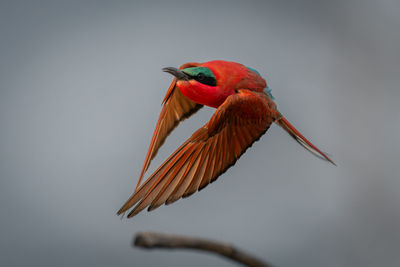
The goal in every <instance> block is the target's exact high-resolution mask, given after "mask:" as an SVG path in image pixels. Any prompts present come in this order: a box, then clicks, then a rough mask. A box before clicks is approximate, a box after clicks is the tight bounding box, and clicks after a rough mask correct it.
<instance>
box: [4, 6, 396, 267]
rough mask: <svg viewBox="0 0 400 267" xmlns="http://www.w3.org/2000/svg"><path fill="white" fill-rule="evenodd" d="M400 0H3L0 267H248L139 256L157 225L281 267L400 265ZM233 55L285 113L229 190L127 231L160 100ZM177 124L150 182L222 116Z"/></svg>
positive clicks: (217, 189)
mask: <svg viewBox="0 0 400 267" xmlns="http://www.w3.org/2000/svg"><path fill="white" fill-rule="evenodd" d="M399 12H400V2H399V1H397V0H386V1H382V0H380V1H364V0H363V1H361V0H359V1H357V0H351V1H349V0H347V1H345V0H343V1H305V0H304V1H280V0H276V1H264V2H251V1H242V2H236V1H229V2H207V1H196V2H183V1H182V2H169V3H167V2H166V1H164V2H161V1H160V2H152V3H147V2H141V3H139V2H134V1H132V2H129V1H126V2H122V1H108V2H102V1H62V2H61V1H4V0H3V1H1V4H0V38H1V41H0V48H1V49H0V175H1V180H0V208H1V220H0V234H1V238H0V265H2V266H156V265H162V266H232V265H231V263H230V262H228V261H224V260H222V259H220V258H218V257H215V256H211V255H206V254H201V253H195V252H188V251H174V252H171V251H153V252H149V251H143V250H139V249H133V248H131V247H130V242H131V238H132V236H133V234H134V233H135V232H137V231H141V230H156V231H164V232H172V233H182V234H191V235H199V236H202V237H209V238H214V239H218V240H223V241H229V242H233V243H234V244H236V245H237V246H239V247H242V248H245V249H246V250H247V251H250V252H252V253H254V254H255V255H258V256H259V257H261V258H263V259H265V260H268V261H270V262H271V263H273V264H275V265H276V266H286V267H290V266H293V267H294V266H309V267H310V266H399V264H400V253H399V249H400V208H399V204H400V194H399V189H400V179H399V171H400V167H399V159H400V149H399V148H400V142H399V136H400V119H399V117H400V109H399V103H398V102H399V100H400V91H399V84H400V53H399V48H400V34H399V32H400V30H399V29H400V16H399ZM212 59H225V60H232V61H237V62H241V63H243V64H246V65H248V66H251V67H253V68H255V69H257V70H258V71H260V72H261V73H262V75H263V76H264V77H265V78H266V79H267V81H268V82H269V85H270V87H271V88H272V89H273V94H274V96H275V98H276V102H277V104H278V107H279V109H280V111H281V112H282V113H283V114H285V115H286V116H287V118H288V119H289V120H290V121H291V122H292V123H293V124H294V125H295V126H296V127H297V128H298V129H299V130H300V131H302V132H303V134H304V135H305V136H307V137H308V138H310V139H311V140H312V142H314V143H315V144H316V145H317V146H319V147H320V148H321V149H322V150H324V151H327V152H329V153H330V154H331V155H332V157H333V159H334V160H335V161H336V163H337V164H338V167H334V166H332V165H330V164H327V163H326V162H323V161H321V160H319V159H317V158H315V157H313V156H312V155H311V154H310V153H308V152H307V151H305V150H304V149H302V148H301V147H300V146H299V145H297V144H296V143H295V142H294V141H293V140H291V139H290V138H289V137H288V135H287V134H285V133H284V132H283V130H282V129H280V128H279V127H278V126H276V125H274V126H273V127H272V128H271V129H270V130H269V131H268V132H267V133H266V135H265V136H264V137H263V138H262V139H261V140H260V141H259V142H257V143H256V144H255V145H254V146H253V147H252V148H251V149H250V150H248V152H247V153H246V154H245V155H244V156H243V157H242V158H241V159H240V160H239V162H238V163H237V164H236V165H235V166H234V167H233V168H231V169H230V170H229V171H228V172H227V173H225V174H224V175H223V176H222V177H220V179H219V180H218V181H217V182H215V183H214V184H212V185H211V186H209V187H207V189H205V190H203V191H202V192H200V193H197V194H195V195H193V196H192V197H190V198H188V199H185V200H181V201H178V202H177V203H175V204H174V205H172V206H168V207H164V206H163V207H161V208H159V209H158V210H156V211H154V212H152V213H147V212H143V213H141V214H140V215H139V216H137V217H135V218H134V219H132V220H126V219H123V220H121V219H120V218H119V217H117V216H116V215H115V212H116V211H117V209H118V208H119V207H120V206H121V204H122V203H123V202H124V201H125V200H126V199H127V197H128V196H129V195H130V193H131V192H132V190H133V188H134V186H135V184H136V181H137V177H138V175H139V171H140V168H141V165H142V163H143V159H144V156H145V152H146V149H147V147H148V144H149V142H150V137H151V134H152V131H153V129H154V126H155V122H156V119H157V117H158V114H159V111H160V103H161V100H162V98H163V97H164V94H165V91H166V89H167V87H168V85H169V83H170V81H171V77H170V75H167V74H165V73H163V72H161V68H162V67H166V66H179V65H180V64H182V63H184V62H188V61H199V62H203V61H208V60H212ZM212 112H213V110H212V109H211V108H206V109H204V110H203V111H201V112H200V113H198V114H197V115H196V116H195V117H194V118H193V119H191V120H188V121H186V122H185V123H183V125H181V127H179V128H178V129H177V130H176V131H175V132H174V133H173V134H172V136H171V137H170V138H169V139H168V141H167V143H166V144H165V145H164V147H163V148H162V149H161V151H160V153H159V155H158V157H157V159H156V160H155V161H154V164H153V165H152V170H154V168H156V167H157V165H158V164H160V163H161V162H162V160H163V159H165V157H167V156H168V155H169V154H170V153H171V152H172V151H173V150H174V148H176V147H177V146H178V145H179V144H180V143H181V142H182V141H183V140H184V139H186V138H187V137H188V136H189V135H190V134H191V133H192V132H193V131H194V130H195V129H197V128H198V127H200V126H201V125H202V124H203V123H204V122H206V121H207V120H208V119H209V117H210V116H211V114H212Z"/></svg>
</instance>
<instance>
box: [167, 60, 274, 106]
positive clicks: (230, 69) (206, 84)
mask: <svg viewBox="0 0 400 267" xmlns="http://www.w3.org/2000/svg"><path fill="white" fill-rule="evenodd" d="M163 71H165V72H168V73H170V74H172V75H174V76H175V77H176V79H177V86H178V87H179V89H180V90H181V91H182V93H184V94H185V95H186V96H187V97H189V98H190V99H192V100H193V101H195V102H198V103H201V104H205V105H209V106H219V105H220V104H221V103H222V102H223V101H224V100H225V99H226V97H228V96H229V95H231V94H234V93H235V92H237V90H239V89H250V90H256V91H262V90H263V89H264V88H265V87H266V82H265V80H264V79H263V78H262V77H261V76H260V75H259V73H257V71H255V70H254V69H251V68H248V67H246V66H244V65H242V64H239V63H235V62H230V61H223V60H214V61H208V62H205V63H186V64H184V65H182V66H181V67H180V68H179V69H177V68H173V67H168V68H163ZM193 97H194V98H196V99H193ZM202 102H203V103H202Z"/></svg>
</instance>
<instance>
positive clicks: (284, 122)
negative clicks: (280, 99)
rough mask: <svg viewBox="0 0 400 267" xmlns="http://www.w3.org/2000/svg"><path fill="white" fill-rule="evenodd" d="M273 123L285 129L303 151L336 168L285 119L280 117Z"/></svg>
mask: <svg viewBox="0 0 400 267" xmlns="http://www.w3.org/2000/svg"><path fill="white" fill-rule="evenodd" d="M275 122H276V124H278V125H279V126H281V127H282V128H283V129H285V130H286V131H287V132H288V133H289V134H290V136H292V137H293V138H294V140H296V141H297V142H298V143H299V144H300V145H302V146H303V147H304V148H305V149H307V150H308V151H310V152H311V153H313V154H314V155H315V156H317V157H318V158H321V159H323V160H326V161H329V162H330V163H332V164H333V165H335V166H336V164H335V162H333V161H332V160H331V159H330V158H329V157H328V156H327V155H325V154H324V153H323V152H322V151H321V150H319V149H318V148H317V147H316V146H314V145H313V144H312V143H311V142H310V141H308V140H307V138H305V137H304V136H303V135H302V134H301V133H300V132H299V131H297V130H296V128H294V126H293V125H292V124H290V122H289V121H288V120H287V119H286V118H285V117H283V116H282V117H281V118H280V119H278V120H276V121H275Z"/></svg>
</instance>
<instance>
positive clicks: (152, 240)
mask: <svg viewBox="0 0 400 267" xmlns="http://www.w3.org/2000/svg"><path fill="white" fill-rule="evenodd" d="M133 245H134V246H136V247H142V248H147V249H153V248H166V249H176V248H182V249H195V250H202V251H207V252H212V253H216V254H218V255H220V256H223V257H225V258H228V259H230V260H232V261H235V262H237V263H240V264H242V265H244V266H252V267H272V265H270V264H267V263H265V262H263V261H261V260H259V259H257V258H256V257H254V256H252V255H250V254H248V253H246V252H244V251H242V250H240V249H237V248H235V247H234V246H233V245H231V244H227V243H221V242H217V241H214V240H209V239H203V238H198V237H189V236H181V235H170V234H163V233H154V232H139V233H137V234H136V236H135V238H134V242H133Z"/></svg>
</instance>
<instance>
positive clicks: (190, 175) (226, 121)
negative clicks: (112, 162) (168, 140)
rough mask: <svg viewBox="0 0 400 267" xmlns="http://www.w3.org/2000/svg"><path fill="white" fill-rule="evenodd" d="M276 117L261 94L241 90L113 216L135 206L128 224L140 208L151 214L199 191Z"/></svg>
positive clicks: (276, 114) (271, 105) (235, 159)
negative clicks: (164, 205)
mask: <svg viewBox="0 0 400 267" xmlns="http://www.w3.org/2000/svg"><path fill="white" fill-rule="evenodd" d="M277 116H279V113H278V112H277V110H276V106H275V104H274V103H273V102H272V101H271V100H270V99H269V98H268V97H267V96H266V95H264V94H263V93H257V92H253V91H249V90H246V89H244V90H240V91H239V92H238V93H237V94H234V95H231V96H229V97H228V98H227V99H226V100H225V102H224V103H223V104H222V105H221V106H220V107H219V108H218V109H217V110H216V112H215V113H214V115H213V116H212V117H211V119H210V121H209V122H208V123H207V124H205V125H204V126H203V127H202V128H200V129H199V130H197V131H196V132H195V133H194V134H193V135H192V136H191V137H190V138H189V139H188V140H186V141H185V142H184V143H183V144H182V145H181V146H180V147H179V148H178V149H177V150H176V151H175V152H174V153H173V154H172V155H171V156H170V157H169V158H168V159H167V160H166V161H165V162H164V163H163V164H162V165H161V166H160V167H159V168H158V169H157V170H156V171H155V172H154V173H153V174H152V175H151V176H150V177H149V178H148V179H147V180H146V182H145V183H144V184H143V185H141V186H140V187H139V188H138V189H137V190H136V191H135V192H134V193H133V195H132V196H131V197H130V198H129V199H128V201H127V202H126V203H125V205H123V207H122V208H121V209H120V210H119V211H118V214H121V213H123V212H125V211H127V210H128V209H130V208H131V207H133V206H134V205H135V204H136V203H138V204H137V205H136V206H135V208H134V209H133V210H132V211H131V212H130V213H129V214H128V218H129V217H132V216H134V215H136V214H137V213H139V212H140V211H142V210H143V209H144V208H146V207H149V208H148V210H149V211H151V210H153V209H155V208H157V207H159V206H160V205H162V204H163V203H166V204H171V203H172V202H175V201H176V200H178V199H180V198H181V197H187V196H189V195H191V194H193V193H194V192H196V191H197V190H200V189H202V188H203V187H205V186H206V185H208V184H209V183H210V182H213V181H214V180H215V179H217V178H218V176H220V175H221V174H222V173H223V172H225V171H226V170H227V169H228V168H229V167H230V166H232V165H233V164H235V162H236V161H237V159H238V158H239V157H240V156H241V155H242V154H243V153H244V152H245V151H246V149H247V148H248V147H249V146H251V145H252V144H253V143H254V142H255V141H257V140H258V139H259V138H260V137H261V136H262V135H263V134H264V133H265V132H266V131H267V129H268V128H269V126H270V125H271V123H272V122H273V121H275V119H277Z"/></svg>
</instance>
